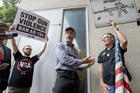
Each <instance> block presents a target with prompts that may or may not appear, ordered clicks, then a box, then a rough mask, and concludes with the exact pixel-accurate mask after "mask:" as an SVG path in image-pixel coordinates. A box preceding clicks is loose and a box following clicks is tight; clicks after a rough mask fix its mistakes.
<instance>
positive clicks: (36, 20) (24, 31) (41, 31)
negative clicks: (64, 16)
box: [14, 8, 50, 41]
mask: <svg viewBox="0 0 140 93" xmlns="http://www.w3.org/2000/svg"><path fill="white" fill-rule="evenodd" d="M49 24H50V21H49V20H47V19H45V18H43V17H41V16H39V15H37V14H35V13H32V12H30V11H27V10H24V9H21V8H18V11H17V14H16V17H15V20H14V25H15V27H16V31H15V32H16V33H18V34H19V35H22V36H25V37H29V38H32V39H36V40H40V41H46V37H47V34H48V29H49Z"/></svg>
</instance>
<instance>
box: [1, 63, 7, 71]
mask: <svg viewBox="0 0 140 93" xmlns="http://www.w3.org/2000/svg"><path fill="white" fill-rule="evenodd" d="M8 65H9V64H7V63H2V64H1V65H0V70H3V69H6V67H7V66H8Z"/></svg>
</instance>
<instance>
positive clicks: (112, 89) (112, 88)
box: [108, 85, 115, 93]
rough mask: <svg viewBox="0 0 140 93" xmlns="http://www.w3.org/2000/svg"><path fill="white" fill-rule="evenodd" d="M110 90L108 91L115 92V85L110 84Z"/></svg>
mask: <svg viewBox="0 0 140 93" xmlns="http://www.w3.org/2000/svg"><path fill="white" fill-rule="evenodd" d="M109 88H110V90H108V93H115V85H112V86H110V85H109Z"/></svg>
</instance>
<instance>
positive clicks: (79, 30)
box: [61, 7, 88, 93]
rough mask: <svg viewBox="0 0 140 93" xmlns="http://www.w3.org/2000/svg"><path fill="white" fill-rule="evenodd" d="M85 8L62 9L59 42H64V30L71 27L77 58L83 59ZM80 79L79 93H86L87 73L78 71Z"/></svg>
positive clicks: (85, 23)
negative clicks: (73, 31) (74, 32)
mask: <svg viewBox="0 0 140 93" xmlns="http://www.w3.org/2000/svg"><path fill="white" fill-rule="evenodd" d="M86 19H87V18H86V8H85V7H82V8H72V9H64V11H63V24H62V26H63V28H62V36H61V41H62V42H63V41H64V40H65V36H64V35H65V28H67V27H73V28H74V29H75V31H76V38H75V39H74V42H73V43H74V45H75V48H76V49H77V50H78V52H79V58H80V59H83V58H85V57H86V56H87V48H88V47H87V22H86ZM79 77H80V91H79V93H87V71H86V70H81V71H79Z"/></svg>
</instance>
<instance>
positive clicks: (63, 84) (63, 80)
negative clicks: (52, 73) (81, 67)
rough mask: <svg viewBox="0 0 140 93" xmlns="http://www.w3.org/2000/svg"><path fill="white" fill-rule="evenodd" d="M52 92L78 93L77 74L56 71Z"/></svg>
mask: <svg viewBox="0 0 140 93" xmlns="http://www.w3.org/2000/svg"><path fill="white" fill-rule="evenodd" d="M53 93H79V76H78V75H77V74H76V73H71V72H70V71H58V72H57V78H56V81H55V86H54V88H53Z"/></svg>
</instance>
